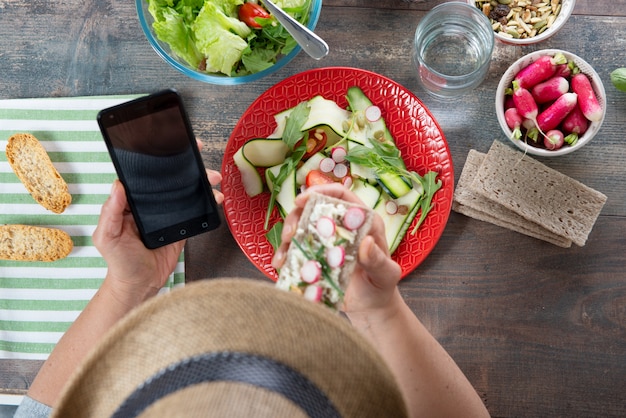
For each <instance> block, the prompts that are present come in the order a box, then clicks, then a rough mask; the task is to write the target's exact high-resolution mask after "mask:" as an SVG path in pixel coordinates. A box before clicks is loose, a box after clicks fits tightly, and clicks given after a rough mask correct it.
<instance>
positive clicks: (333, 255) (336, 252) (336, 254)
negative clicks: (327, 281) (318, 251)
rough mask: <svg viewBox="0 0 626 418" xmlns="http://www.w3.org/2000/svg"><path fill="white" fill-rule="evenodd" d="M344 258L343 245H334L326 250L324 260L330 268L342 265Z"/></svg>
mask: <svg viewBox="0 0 626 418" xmlns="http://www.w3.org/2000/svg"><path fill="white" fill-rule="evenodd" d="M345 260H346V250H345V249H344V248H343V247H340V246H335V247H332V248H329V249H328V251H326V262H327V263H328V265H329V266H330V267H331V268H337V267H341V266H343V262H344V261H345Z"/></svg>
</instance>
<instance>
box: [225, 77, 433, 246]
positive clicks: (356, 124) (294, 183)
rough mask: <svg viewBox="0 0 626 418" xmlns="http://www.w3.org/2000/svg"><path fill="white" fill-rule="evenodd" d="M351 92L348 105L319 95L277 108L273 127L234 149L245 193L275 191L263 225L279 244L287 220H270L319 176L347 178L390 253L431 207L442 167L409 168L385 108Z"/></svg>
mask: <svg viewBox="0 0 626 418" xmlns="http://www.w3.org/2000/svg"><path fill="white" fill-rule="evenodd" d="M346 98H347V100H348V103H349V106H348V109H344V108H342V107H340V106H339V105H338V104H337V103H336V102H334V101H333V100H329V99H326V98H324V97H323V96H321V95H317V96H315V97H312V98H311V99H309V100H306V101H303V102H301V103H299V104H298V105H297V106H295V107H292V108H290V109H286V110H284V111H282V112H280V113H278V114H276V115H275V116H274V118H275V120H276V129H275V130H274V132H273V133H272V134H271V135H269V136H268V137H267V138H251V139H249V140H248V141H246V142H245V143H244V144H243V145H242V146H241V147H240V148H239V149H238V150H237V152H236V153H235V154H234V156H233V160H234V162H235V165H236V166H237V168H238V170H239V172H240V174H241V181H242V183H243V186H244V189H245V192H246V194H247V195H248V196H249V197H254V196H257V195H259V194H261V193H265V192H268V193H269V194H270V199H269V205H268V207H267V212H266V216H265V223H264V229H265V230H266V231H268V232H267V235H266V236H267V238H268V241H269V242H270V243H271V244H272V245H273V246H274V247H276V246H277V245H279V244H280V231H281V228H282V223H280V222H278V223H276V224H274V225H270V220H271V218H272V213H273V211H274V210H275V209H276V208H277V209H278V212H279V213H280V214H281V215H282V216H283V217H284V216H286V215H287V214H288V213H289V212H290V211H291V210H292V209H293V207H294V201H295V198H296V196H297V195H298V193H300V192H301V191H302V190H303V189H305V188H307V187H311V186H313V185H316V184H322V183H333V182H337V183H341V184H343V185H344V186H345V187H347V188H349V189H350V190H351V191H353V192H354V193H355V194H356V195H357V196H358V197H359V198H360V199H361V200H362V201H363V203H364V204H365V206H367V207H369V208H371V209H373V210H374V212H376V213H378V214H379V215H380V216H381V217H382V219H383V221H384V222H385V232H386V237H387V243H388V245H389V251H390V253H393V252H394V251H395V250H396V249H397V248H398V246H399V245H400V242H401V241H402V239H403V237H404V235H405V234H406V232H407V231H408V229H409V227H410V225H411V224H412V223H413V221H414V219H417V222H416V224H415V226H414V227H413V229H412V233H413V234H415V232H416V231H417V230H418V228H419V227H420V225H421V224H422V223H423V222H424V220H425V219H426V216H427V215H428V213H429V212H430V210H431V209H432V207H433V206H432V199H433V196H434V194H435V193H436V192H437V190H439V189H440V188H441V186H442V182H441V180H440V179H438V178H437V177H438V173H437V172H435V171H428V172H426V173H424V174H423V175H420V174H418V173H417V172H415V171H412V170H409V169H408V168H407V166H406V164H405V162H404V160H403V158H402V155H401V153H400V150H399V149H398V148H397V146H396V144H395V140H394V138H393V136H392V135H391V133H390V131H389V129H388V128H387V125H386V123H385V120H384V118H383V117H382V112H381V109H380V108H379V107H378V106H376V105H375V104H373V103H372V102H371V100H370V99H369V98H368V97H367V96H366V95H365V94H364V92H363V91H362V90H361V89H360V88H359V87H357V86H352V87H350V88H348V91H347V93H346Z"/></svg>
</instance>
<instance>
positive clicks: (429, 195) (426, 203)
mask: <svg viewBox="0 0 626 418" xmlns="http://www.w3.org/2000/svg"><path fill="white" fill-rule="evenodd" d="M437 175H438V174H437V173H436V172H434V171H429V172H428V173H426V174H425V175H424V177H419V176H417V175H416V177H417V178H419V181H420V183H421V184H422V187H423V188H424V195H423V196H422V200H421V201H420V210H421V212H422V213H421V215H420V218H419V220H418V221H417V223H416V224H415V227H414V228H413V231H411V234H415V233H416V232H417V230H418V229H419V227H420V226H421V225H422V223H423V222H424V219H426V215H428V212H430V210H431V209H432V208H433V204H432V203H431V202H432V200H433V196H434V195H435V193H436V192H437V190H439V189H441V185H442V184H441V179H438V180H437ZM416 177H414V178H416Z"/></svg>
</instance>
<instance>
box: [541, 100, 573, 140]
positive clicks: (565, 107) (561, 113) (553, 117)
mask: <svg viewBox="0 0 626 418" xmlns="http://www.w3.org/2000/svg"><path fill="white" fill-rule="evenodd" d="M577 102H578V95H577V94H576V93H565V94H563V95H562V96H561V97H559V98H558V99H556V100H555V101H554V103H552V104H551V105H550V106H548V108H547V109H546V110H544V111H543V112H541V113H540V114H539V116H537V127H538V128H539V130H540V131H542V132H546V131H549V130H551V129H555V128H556V127H557V126H559V124H560V123H561V122H562V121H563V119H565V117H566V116H567V115H568V113H569V112H571V111H572V109H574V108H575V107H576V103H577Z"/></svg>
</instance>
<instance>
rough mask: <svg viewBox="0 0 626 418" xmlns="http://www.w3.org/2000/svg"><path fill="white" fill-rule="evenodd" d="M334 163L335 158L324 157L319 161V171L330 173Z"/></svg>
mask: <svg viewBox="0 0 626 418" xmlns="http://www.w3.org/2000/svg"><path fill="white" fill-rule="evenodd" d="M335 165H336V163H335V160H333V159H332V158H330V157H326V158H324V159H323V160H322V161H320V171H321V172H323V173H330V172H331V171H333V169H334V168H335Z"/></svg>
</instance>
